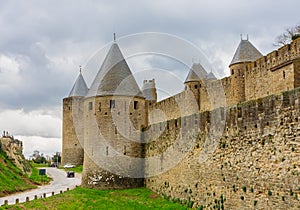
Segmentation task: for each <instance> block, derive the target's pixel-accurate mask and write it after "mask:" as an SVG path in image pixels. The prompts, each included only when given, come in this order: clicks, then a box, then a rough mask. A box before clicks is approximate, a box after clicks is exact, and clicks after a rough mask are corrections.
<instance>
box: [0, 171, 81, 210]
mask: <svg viewBox="0 0 300 210" xmlns="http://www.w3.org/2000/svg"><path fill="white" fill-rule="evenodd" d="M46 173H47V175H48V176H50V177H52V178H53V181H52V182H51V183H50V184H49V185H44V186H39V187H38V188H37V189H33V190H29V191H25V192H21V193H16V194H12V195H9V196H6V197H1V198H0V206H1V205H3V204H4V201H5V200H8V204H15V203H16V199H17V198H18V199H19V202H20V203H23V202H25V201H26V197H29V200H33V199H34V196H35V195H37V197H38V198H41V197H43V195H44V193H46V197H49V196H51V195H52V192H54V194H59V193H60V191H61V190H62V191H66V190H67V188H69V189H73V188H75V186H76V185H80V184H81V174H78V173H76V174H75V177H74V178H67V176H66V172H65V171H64V170H61V169H57V168H46Z"/></svg>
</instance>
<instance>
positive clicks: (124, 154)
mask: <svg viewBox="0 0 300 210" xmlns="http://www.w3.org/2000/svg"><path fill="white" fill-rule="evenodd" d="M123 154H124V155H126V146H124V152H123Z"/></svg>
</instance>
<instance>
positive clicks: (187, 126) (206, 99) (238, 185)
mask: <svg viewBox="0 0 300 210" xmlns="http://www.w3.org/2000/svg"><path fill="white" fill-rule="evenodd" d="M299 57H300V39H296V40H294V41H293V42H292V43H291V44H290V45H286V46H283V47H281V48H279V49H278V51H273V52H271V53H269V54H268V55H266V56H263V57H261V58H259V59H258V60H256V61H254V62H246V63H239V64H235V65H232V66H230V70H231V76H230V77H226V78H223V79H221V80H206V81H205V80H202V81H199V82H198V83H196V82H193V83H189V84H186V89H185V90H184V91H183V92H182V93H179V94H177V95H175V96H173V97H170V98H167V99H165V100H162V101H160V102H158V103H156V104H153V105H152V106H151V107H150V109H149V119H151V118H152V120H149V122H150V123H152V124H150V125H149V127H152V130H153V131H154V132H161V133H162V135H161V136H160V137H159V138H158V139H151V136H150V135H149V138H150V139H151V140H152V141H151V142H150V143H148V144H146V147H145V151H146V157H153V156H156V155H160V156H161V158H160V160H161V162H160V163H158V165H159V166H158V167H160V170H161V172H162V174H160V175H157V176H154V177H150V178H147V179H146V180H145V183H146V186H147V187H148V188H150V189H152V190H153V191H155V192H157V193H159V194H161V195H164V196H165V197H166V198H168V199H172V200H175V201H176V200H177V201H178V200H181V202H188V201H190V202H193V203H194V207H196V206H197V207H200V206H203V207H207V208H217V207H221V206H224V207H225V209H271V208H275V209H278V208H280V209H299V208H300V203H299V198H298V197H299V196H300V183H299V182H300V179H299V177H300V146H299V145H300V125H299V116H300V115H299V114H300V104H299V103H300V89H299V88H298V87H300V84H299V74H300V65H299V61H300V59H299ZM220 86H221V88H222V89H223V90H224V94H225V98H226V106H227V108H226V110H224V108H222V107H223V106H220V103H219V102H218V99H217V97H216V96H218V95H220V92H219V90H220ZM187 91H192V92H193V94H194V95H195V96H196V97H195V99H196V100H197V103H198V105H199V110H200V112H194V113H190V112H189V111H181V109H180V105H179V104H184V107H185V108H184V110H194V105H195V103H194V101H193V102H192V101H189V100H187V98H186V95H188V94H187ZM208 92H209V93H208ZM218 107H219V108H218ZM220 107H221V108H220ZM154 110H156V112H159V110H161V111H162V112H163V113H164V114H165V120H163V119H162V117H161V115H151V112H153V111H154ZM215 111H220V112H221V114H220V116H219V117H220V119H218V120H220V121H221V122H222V121H224V123H225V125H226V127H225V129H224V133H223V135H222V136H221V138H220V139H218V138H211V139H207V136H209V133H208V132H209V130H210V129H215V128H211V118H210V117H211V116H212V113H213V112H215ZM155 116H156V117H155ZM161 128H164V129H161ZM221 129H222V128H221ZM214 132H216V131H214ZM222 132H223V130H222ZM178 138H179V140H178ZM177 141H179V142H181V141H182V142H186V145H187V146H186V148H185V147H184V146H183V147H180V148H179V150H180V151H181V152H182V153H186V155H185V157H184V158H183V159H182V161H180V162H179V163H178V165H176V166H175V167H173V168H171V169H170V170H168V171H166V172H164V169H165V167H167V166H168V165H169V164H170V159H168V158H166V157H164V155H162V154H163V153H164V152H165V151H166V150H167V149H168V148H169V147H170V146H172V145H174V144H177V145H178V142H177ZM207 141H208V142H207ZM191 142H192V144H193V145H194V146H193V148H192V149H191V150H189V148H188V147H189V146H190V144H191ZM216 142H217V148H216V150H215V151H214V152H212V153H211V154H210V153H209V152H207V151H206V153H207V154H209V158H208V159H207V160H206V161H204V162H201V161H200V159H201V157H202V155H203V153H202V152H203V151H205V150H207V148H211V147H209V146H210V145H212V144H216ZM179 145H184V143H181V144H180V143H179ZM145 171H151V168H148V169H146V170H145Z"/></svg>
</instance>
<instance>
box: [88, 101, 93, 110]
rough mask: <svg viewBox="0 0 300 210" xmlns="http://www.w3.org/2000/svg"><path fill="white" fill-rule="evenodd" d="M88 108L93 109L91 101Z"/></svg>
mask: <svg viewBox="0 0 300 210" xmlns="http://www.w3.org/2000/svg"><path fill="white" fill-rule="evenodd" d="M89 110H93V102H89Z"/></svg>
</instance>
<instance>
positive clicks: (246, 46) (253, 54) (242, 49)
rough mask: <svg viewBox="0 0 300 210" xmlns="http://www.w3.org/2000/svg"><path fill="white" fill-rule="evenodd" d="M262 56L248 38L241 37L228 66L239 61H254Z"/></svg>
mask: <svg viewBox="0 0 300 210" xmlns="http://www.w3.org/2000/svg"><path fill="white" fill-rule="evenodd" d="M262 56H263V55H262V54H261V53H260V52H259V51H258V50H257V49H256V48H255V47H254V46H253V45H252V44H251V42H249V41H248V39H247V40H243V39H242V40H241V42H240V44H239V46H238V48H237V49H236V51H235V54H234V56H233V59H232V61H231V63H230V65H229V66H231V65H232V64H236V63H240V62H247V61H255V60H257V59H258V58H260V57H262Z"/></svg>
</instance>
